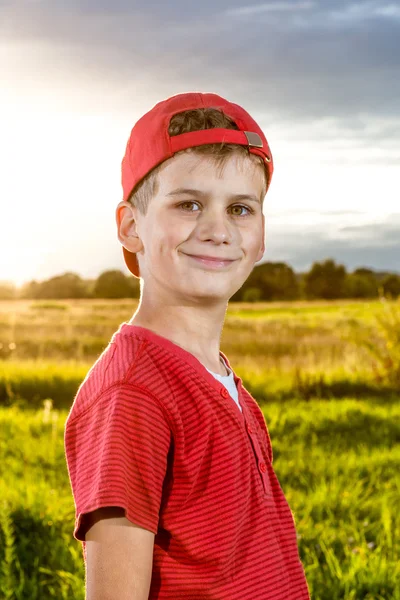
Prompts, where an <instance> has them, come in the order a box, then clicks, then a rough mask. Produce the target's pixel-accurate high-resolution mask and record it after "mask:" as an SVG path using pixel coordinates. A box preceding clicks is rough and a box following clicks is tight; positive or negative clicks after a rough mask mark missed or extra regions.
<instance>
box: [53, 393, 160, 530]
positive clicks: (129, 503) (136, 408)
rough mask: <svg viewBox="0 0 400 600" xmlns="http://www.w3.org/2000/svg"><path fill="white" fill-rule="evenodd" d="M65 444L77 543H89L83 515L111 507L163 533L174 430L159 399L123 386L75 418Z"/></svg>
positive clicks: (69, 421) (71, 418)
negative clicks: (163, 501)
mask: <svg viewBox="0 0 400 600" xmlns="http://www.w3.org/2000/svg"><path fill="white" fill-rule="evenodd" d="M82 393H83V390H82ZM64 443H65V454H66V460H67V466H68V472H69V477H70V482H71V487H72V493H73V496H74V500H75V515H76V520H75V528H74V537H75V538H76V539H77V540H81V541H84V540H85V537H84V532H83V531H81V521H82V515H83V514H85V513H88V512H91V511H93V510H96V509H97V508H101V507H105V506H119V507H122V508H123V509H125V516H126V518H127V519H129V520H130V521H132V522H133V523H135V524H136V525H139V526H140V527H143V528H145V529H149V530H150V531H152V532H153V533H156V532H157V528H158V521H159V511H160V505H161V499H162V489H163V483H164V479H165V474H166V470H167V460H168V452H169V447H170V443H171V430H170V427H169V423H168V419H167V418H166V415H165V413H164V409H163V408H162V407H161V406H160V404H159V403H158V401H157V400H156V399H155V398H153V397H152V396H151V395H150V394H148V393H147V392H145V391H143V390H140V388H137V387H136V386H130V385H127V384H118V385H116V386H114V387H112V388H111V389H109V390H106V391H105V392H103V393H102V395H101V396H100V398H99V399H97V400H96V401H95V402H94V403H92V405H90V406H89V408H88V409H87V410H85V411H84V412H82V413H80V414H79V415H78V416H77V417H76V418H74V411H72V412H71V413H70V415H69V416H68V419H67V421H66V425H65V432H64Z"/></svg>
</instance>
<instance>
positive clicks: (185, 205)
mask: <svg viewBox="0 0 400 600" xmlns="http://www.w3.org/2000/svg"><path fill="white" fill-rule="evenodd" d="M193 205H195V206H197V207H198V208H199V205H198V203H197V202H194V201H193V200H186V201H185V202H181V203H180V204H179V208H181V209H182V210H185V211H187V212H195V211H193V210H191V208H190V207H191V206H193Z"/></svg>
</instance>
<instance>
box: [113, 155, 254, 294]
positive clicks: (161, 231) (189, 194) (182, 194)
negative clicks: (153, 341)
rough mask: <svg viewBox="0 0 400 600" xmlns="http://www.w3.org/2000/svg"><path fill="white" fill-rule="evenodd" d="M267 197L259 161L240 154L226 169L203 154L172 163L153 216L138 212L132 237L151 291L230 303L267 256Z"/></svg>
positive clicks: (129, 240)
mask: <svg viewBox="0 0 400 600" xmlns="http://www.w3.org/2000/svg"><path fill="white" fill-rule="evenodd" d="M264 194H265V181H264V177H263V172H262V169H261V168H260V166H259V165H258V164H255V163H254V162H253V160H252V159H251V158H247V157H241V156H238V155H236V154H233V155H232V157H230V158H229V159H228V161H227V163H226V164H225V166H224V168H223V170H222V172H221V170H220V169H219V168H218V166H217V165H216V164H215V162H214V161H213V160H210V158H209V157H203V156H201V155H199V154H196V153H191V152H188V153H182V154H179V155H176V156H174V157H173V158H171V159H169V160H167V161H166V162H165V163H164V165H163V167H162V169H161V171H160V172H159V174H158V190H157V192H156V194H155V196H154V197H153V198H151V200H150V202H149V206H148V210H147V213H146V214H145V215H142V214H141V213H140V212H139V210H138V209H136V208H132V209H131V210H132V214H133V216H134V218H135V221H136V222H135V223H134V222H133V221H132V222H131V230H130V234H131V235H130V237H128V238H127V239H124V245H125V246H126V247H127V248H128V250H131V251H136V252H137V256H138V260H139V265H140V274H141V277H142V278H143V280H144V285H145V287H148V286H150V287H151V289H153V287H154V285H155V286H156V287H158V285H161V286H162V289H163V292H164V293H165V292H167V291H169V292H171V293H172V294H173V295H174V296H181V295H183V296H186V297H188V296H190V297H192V298H193V296H195V297H196V298H199V297H203V298H205V297H208V298H209V299H211V298H213V299H214V300H217V299H220V300H223V301H225V302H226V301H227V300H228V299H229V298H230V297H231V296H232V295H233V294H234V293H235V292H236V291H237V290H238V289H239V288H240V287H241V286H242V284H243V283H244V281H245V280H246V279H247V277H248V275H249V274H250V272H251V270H252V269H253V266H254V263H255V262H257V261H258V260H260V259H261V258H262V256H263V252H264V217H263V214H262V199H263V196H264ZM157 284H158V285H157Z"/></svg>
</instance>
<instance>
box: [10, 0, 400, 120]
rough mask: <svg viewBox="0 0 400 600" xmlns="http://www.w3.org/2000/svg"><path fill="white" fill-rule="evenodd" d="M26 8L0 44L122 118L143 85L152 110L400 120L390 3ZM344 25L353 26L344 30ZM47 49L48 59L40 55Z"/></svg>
mask: <svg viewBox="0 0 400 600" xmlns="http://www.w3.org/2000/svg"><path fill="white" fill-rule="evenodd" d="M26 6H28V5H27V3H17V4H9V5H8V7H7V6H6V7H5V8H4V7H3V8H2V9H0V10H1V12H2V13H3V17H4V18H3V19H0V21H1V22H2V27H1V29H0V33H1V34H2V38H3V39H7V38H8V39H10V37H12V39H13V40H14V43H15V42H16V41H18V40H23V42H24V44H25V51H26V55H27V60H28V65H32V62H33V61H32V59H31V60H29V52H33V59H34V61H35V64H34V65H32V66H34V67H35V68H34V71H35V72H36V73H37V74H39V73H40V77H44V76H45V74H46V71H48V72H49V73H51V74H52V75H53V74H54V75H55V84H56V86H57V85H59V84H60V85H62V84H61V83H60V79H62V78H63V76H64V84H67V85H70V86H71V85H72V84H73V82H74V77H77V78H78V80H79V83H80V85H81V86H82V87H83V88H85V87H86V86H87V85H89V84H90V85H91V84H93V83H94V82H100V84H101V83H102V84H103V87H104V89H106V90H107V89H108V93H109V94H110V93H111V91H113V92H114V101H115V102H116V106H117V107H118V108H119V107H122V106H124V105H125V104H124V96H125V97H128V96H130V97H132V96H133V95H134V94H135V90H136V89H137V86H138V85H139V88H140V82H141V81H142V80H143V81H145V82H146V85H145V89H143V90H142V89H141V88H140V89H139V93H140V94H144V93H146V94H153V96H152V98H154V99H156V98H159V97H160V95H162V94H164V93H165V94H169V93H176V92H179V91H183V90H184V89H201V88H203V89H204V88H208V89H211V88H213V89H215V90H216V91H218V92H219V93H222V95H224V94H225V95H226V96H230V97H233V98H234V99H236V100H237V101H239V102H242V103H243V104H244V105H245V106H248V107H249V110H252V111H257V112H259V113H261V112H263V113H265V114H268V115H270V118H271V119H274V120H276V119H280V120H282V121H283V120H285V121H287V122H292V121H294V120H295V121H298V122H312V121H313V120H315V119H325V118H331V119H338V120H340V119H347V120H348V122H351V120H354V121H356V120H357V118H358V116H359V115H362V114H364V115H366V116H369V118H371V116H372V117H373V118H379V117H384V118H388V119H389V118H396V117H398V116H399V110H400V109H399V103H398V98H399V97H400V20H399V19H397V18H394V17H393V16H390V15H391V14H392V13H393V12H395V11H394V8H395V5H393V3H382V2H379V3H378V2H361V3H354V2H345V1H343V0H342V1H338V2H335V3H333V2H321V1H320V2H293V3H291V2H282V3H281V2H269V3H261V4H253V5H250V6H245V5H243V3H242V2H239V1H236V0H234V1H229V2H228V1H227V0H222V1H221V2H219V3H218V5H216V4H215V3H214V2H211V1H210V0H204V1H203V2H201V3H187V2H184V1H183V0H176V1H175V2H172V3H165V4H162V3H160V2H155V1H152V0H149V1H148V2H144V1H143V0H142V1H141V2H136V3H134V4H130V3H128V2H127V1H122V0H118V1H116V2H115V3H113V7H112V9H110V5H108V6H107V5H106V4H105V3H104V2H100V3H97V2H94V0H91V1H88V0H87V1H82V2H80V3H78V2H73V3H68V5H67V4H65V3H61V2H57V1H55V2H51V3H50V2H49V1H45V0H44V1H43V2H41V3H39V4H35V5H34V6H35V10H32V9H26ZM30 6H32V4H31V5H30ZM278 6H280V7H281V9H280V10H278ZM292 7H293V8H292ZM382 11H383V12H384V13H385V14H382ZM1 12H0V16H1ZM346 14H348V15H352V17H351V19H347V20H346V22H345V23H343V21H340V20H338V15H346ZM396 14H397V13H396ZM366 15H367V17H368V18H366ZM39 42H40V43H41V44H45V45H46V47H47V52H45V51H40V52H39V51H38V46H37V44H38V43H39ZM41 62H42V64H43V70H42V72H40V63H41ZM43 71H44V72H43ZM80 73H82V76H80ZM85 79H86V83H85V81H84V80H85ZM355 126H356V125H355ZM350 127H352V125H350Z"/></svg>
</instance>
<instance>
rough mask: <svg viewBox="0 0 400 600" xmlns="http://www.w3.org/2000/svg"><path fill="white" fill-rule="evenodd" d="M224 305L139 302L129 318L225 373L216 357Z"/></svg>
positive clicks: (214, 369)
mask: <svg viewBox="0 0 400 600" xmlns="http://www.w3.org/2000/svg"><path fill="white" fill-rule="evenodd" d="M226 306H227V304H226V305H225V306H224V307H223V306H222V305H221V306H219V307H215V308H214V309H210V308H209V307H208V308H207V309H206V310H205V309H204V308H203V309H201V308H200V309H199V308H198V307H193V306H178V305H175V306H165V305H164V306H162V307H161V306H159V307H156V306H154V302H152V306H149V305H148V304H146V303H145V302H141V303H140V305H139V307H138V309H137V311H136V312H135V314H134V315H133V317H132V319H131V320H130V321H129V323H130V324H131V325H137V326H139V327H146V328H147V329H150V330H151V331H154V332H155V333H157V334H158V335H161V336H163V337H165V338H167V339H169V340H171V341H172V342H174V343H175V344H177V345H178V346H181V347H182V348H184V349H185V350H186V351H188V352H190V353H191V354H193V355H194V356H195V357H196V358H197V359H198V360H199V361H200V362H201V363H202V364H203V365H204V366H205V367H206V368H207V369H209V370H210V371H213V372H214V373H218V374H219V375H227V371H226V368H225V366H224V365H223V364H222V361H221V360H220V353H219V352H220V339H221V333H222V328H223V325H224V318H225V313H226Z"/></svg>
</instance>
